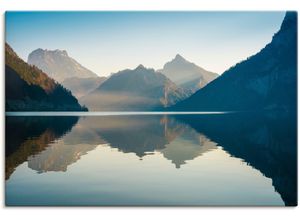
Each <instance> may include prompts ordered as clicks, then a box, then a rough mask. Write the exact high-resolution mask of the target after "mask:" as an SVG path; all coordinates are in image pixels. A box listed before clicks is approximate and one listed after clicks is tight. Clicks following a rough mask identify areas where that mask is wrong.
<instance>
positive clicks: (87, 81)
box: [61, 77, 106, 98]
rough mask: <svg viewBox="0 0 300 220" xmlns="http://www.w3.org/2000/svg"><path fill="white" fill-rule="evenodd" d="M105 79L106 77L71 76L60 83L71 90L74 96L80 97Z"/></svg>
mask: <svg viewBox="0 0 300 220" xmlns="http://www.w3.org/2000/svg"><path fill="white" fill-rule="evenodd" d="M105 80H106V77H89V78H78V77H72V78H67V79H65V80H64V81H62V82H61V84H62V85H63V86H64V87H66V88H67V89H69V90H70V91H72V94H74V96H75V97H76V98H80V97H82V96H85V95H87V94H88V93H90V92H92V91H93V90H95V89H96V88H98V87H99V86H100V85H101V84H102V83H103V82H104V81H105Z"/></svg>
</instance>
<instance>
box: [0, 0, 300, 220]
mask: <svg viewBox="0 0 300 220" xmlns="http://www.w3.org/2000/svg"><path fill="white" fill-rule="evenodd" d="M298 2H299V1H297V0H284V1H276V0H275V1H271V0H265V1H263V0H251V1H250V0H249V1H248V0H247V1H246V0H208V1H200V0H1V2H0V9H1V16H0V19H1V21H0V30H1V35H0V38H1V46H2V51H1V53H0V56H1V57H0V65H1V70H2V71H1V74H0V82H1V89H0V93H1V94H0V103H1V108H0V109H1V110H0V111H1V112H0V115H1V118H0V121H1V126H0V129H1V131H0V134H1V139H0V140H1V148H2V149H1V150H2V155H1V157H0V164H1V170H0V172H1V178H2V181H0V182H1V186H0V198H1V206H2V209H0V218H1V219H10V220H11V219H21V220H26V219H30V220H33V219H46V220H47V219H51V220H53V218H58V219H72V220H73V219H81V220H82V219H87V218H88V219H105V220H106V219H122V220H123V219H130V220H133V219H139V220H141V219H143V220H144V219H146V220H147V219H151V220H156V219H172V220H176V219H181V220H182V219H200V218H202V219H206V218H207V219H222V220H223V219H230V220H234V219H237V220H241V219H246V220H247V219H249V220H256V219H257V218H259V219H260V218H261V219H268V218H271V219H272V220H274V219H275V220H276V219H289V220H290V219H300V218H299V217H300V214H299V213H300V212H299V208H220V207H219V208H6V207H4V105H3V103H4V77H3V76H4V56H3V55H4V12H5V11H7V10H10V11H15V10H18V11H19V10H21V11H24V10H48V11H49V10H80V11H82V10H93V11H94V10H143V11H144V10H214V11H215V10H231V11H232V10H243V11H248V10H256V11H257V10H259V11H265V10H297V11H299V5H300V4H299V3H298ZM298 25H299V23H298ZM298 30H299V28H298ZM28 31H30V30H28ZM298 37H299V36H298ZM298 59H299V56H298ZM298 85H299V77H298ZM298 97H299V96H298ZM298 103H299V100H298ZM298 132H299V130H298ZM298 135H299V133H298ZM298 146H299V144H298ZM298 186H299V184H298ZM298 188H299V187H298Z"/></svg>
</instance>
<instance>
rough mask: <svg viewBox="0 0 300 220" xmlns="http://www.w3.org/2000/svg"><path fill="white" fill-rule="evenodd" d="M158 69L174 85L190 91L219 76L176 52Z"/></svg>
mask: <svg viewBox="0 0 300 220" xmlns="http://www.w3.org/2000/svg"><path fill="white" fill-rule="evenodd" d="M158 71H159V72H161V73H163V74H164V75H165V76H166V77H168V78H169V79H171V80H172V81H173V82H174V83H175V84H176V85H178V86H180V87H182V88H184V89H189V90H191V93H193V92H195V91H197V90H198V89H200V88H203V87H204V86H206V85H207V84H208V83H209V82H211V81H213V80H214V79H216V78H217V77H218V76H219V75H218V74H217V73H213V72H210V71H207V70H205V69H203V68H202V67H200V66H198V65H196V64H195V63H192V62H190V61H188V60H186V59H185V58H184V57H183V56H181V55H180V54H176V56H175V57H174V58H173V59H172V60H171V61H169V62H167V63H166V64H165V65H164V66H163V69H160V70H158Z"/></svg>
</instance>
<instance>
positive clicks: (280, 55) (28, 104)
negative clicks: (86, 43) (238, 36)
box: [5, 12, 297, 111]
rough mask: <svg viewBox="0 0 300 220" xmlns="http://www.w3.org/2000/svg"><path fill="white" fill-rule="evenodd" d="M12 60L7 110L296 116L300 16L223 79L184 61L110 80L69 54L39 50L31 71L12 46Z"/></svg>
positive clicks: (288, 21) (291, 16) (140, 69)
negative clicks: (274, 112) (275, 111)
mask: <svg viewBox="0 0 300 220" xmlns="http://www.w3.org/2000/svg"><path fill="white" fill-rule="evenodd" d="M5 54H6V109H7V110H41V111H43V110H74V111H77V110H78V111H80V110H86V109H85V108H83V107H82V106H80V104H78V101H77V100H76V98H74V97H73V95H72V94H74V95H75V96H76V97H77V98H78V99H79V101H80V103H82V104H84V105H86V106H88V107H89V109H90V110H92V111H151V110H171V111H240V110H242V111H244V110H262V109H281V110H296V103H297V100H296V96H297V13H295V12H288V13H287V14H286V16H285V18H284V21H283V23H282V25H281V28H280V30H279V31H278V33H276V34H275V35H274V36H273V39H272V42H271V43H269V44H268V45H266V46H265V48H263V49H262V50H261V51H260V52H258V53H257V54H255V55H253V56H251V57H249V58H247V59H246V60H244V61H242V62H240V63H238V64H236V65H235V66H233V67H231V68H230V69H229V70H227V71H225V72H224V73H223V74H222V75H221V76H218V74H216V73H213V72H209V71H207V70H205V69H203V68H201V67H199V66H197V65H196V64H194V63H191V62H189V61H187V60H186V59H184V58H183V57H182V56H181V55H179V54H177V55H176V56H175V58H174V59H173V60H171V61H170V62H167V63H166V64H165V65H164V67H163V69H161V70H158V71H155V70H154V69H147V68H145V67H144V66H142V65H139V66H138V67H137V68H136V69H133V70H130V69H126V70H123V71H120V72H118V73H115V74H112V75H111V76H110V77H108V78H106V77H99V76H98V75H97V74H95V73H93V72H92V71H90V70H88V69H87V68H85V67H83V66H82V65H81V64H79V63H78V62H77V61H76V60H75V59H73V58H71V57H69V56H68V53H67V52H66V51H65V50H53V51H51V50H43V49H37V50H35V51H33V52H31V53H30V54H29V56H28V63H29V64H30V65H28V64H27V63H25V62H24V61H23V60H21V59H20V58H19V57H18V56H17V54H16V53H15V52H14V51H13V50H12V49H11V48H10V47H9V45H7V44H6V47H5ZM52 78H53V79H52ZM55 80H56V81H57V82H59V83H57V82H55ZM60 83H61V84H62V85H61V84H60ZM63 86H64V87H65V88H67V89H68V90H70V91H71V92H72V94H71V93H70V92H69V91H67V90H66V89H65V88H64V87H63Z"/></svg>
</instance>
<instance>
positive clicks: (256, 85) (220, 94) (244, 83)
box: [171, 12, 297, 111]
mask: <svg viewBox="0 0 300 220" xmlns="http://www.w3.org/2000/svg"><path fill="white" fill-rule="evenodd" d="M296 96H297V13H295V12H287V14H286V16H285V18H284V20H283V22H282V25H281V27H280V30H279V31H278V32H277V33H275V34H274V36H273V38H272V41H271V42H270V43H269V44H267V45H266V46H265V47H264V48H263V49H262V50H260V51H259V52H258V53H256V54H254V55H252V56H251V57H249V58H248V59H246V60H244V61H241V62H239V63H237V64H236V65H235V66H233V67H231V68H229V69H228V70H227V71H225V72H224V73H223V74H222V75H221V76H220V77H218V78H217V79H216V80H214V81H213V82H211V83H209V84H208V85H207V86H206V87H204V88H202V89H200V90H199V91H197V92H196V93H195V94H193V95H192V96H191V97H189V98H188V99H186V100H184V101H182V102H180V103H178V104H176V105H175V106H173V107H171V109H172V110H175V111H190V110H195V111H239V110H263V109H284V110H295V109H296V103H297V101H296Z"/></svg>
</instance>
